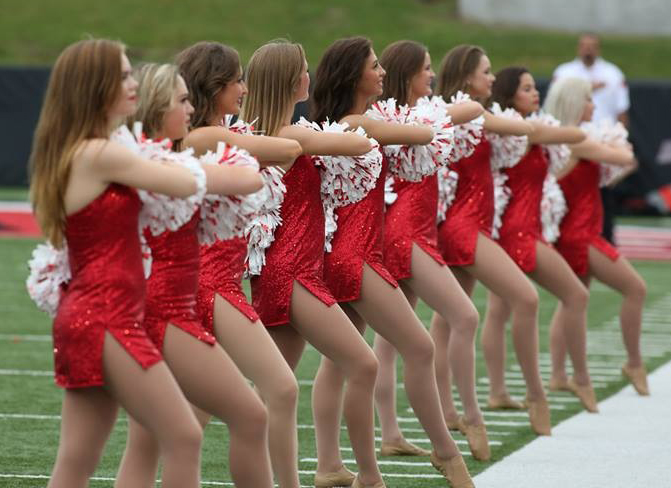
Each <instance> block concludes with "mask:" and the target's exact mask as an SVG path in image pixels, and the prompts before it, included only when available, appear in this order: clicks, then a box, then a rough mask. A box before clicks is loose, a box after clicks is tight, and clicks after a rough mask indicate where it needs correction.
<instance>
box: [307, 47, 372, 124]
mask: <svg viewBox="0 0 671 488" xmlns="http://www.w3.org/2000/svg"><path fill="white" fill-rule="evenodd" d="M372 48H373V45H372V43H371V42H370V40H369V39H366V38H365V37H349V38H346V39H339V40H337V41H335V42H334V43H333V44H331V45H330V46H329V48H328V49H327V50H326V52H325V53H324V55H323V56H322V59H321V61H319V65H318V66H317V73H316V75H315V82H314V90H313V92H312V98H311V99H312V103H311V115H312V120H314V121H316V122H323V121H325V120H326V119H327V118H328V119H331V120H340V119H341V118H343V117H344V116H345V115H347V114H348V113H349V112H350V110H352V107H353V106H354V101H355V96H356V87H357V85H358V83H359V80H360V79H361V75H362V74H363V71H364V68H365V67H366V60H367V59H368V56H370V52H371V49H372Z"/></svg>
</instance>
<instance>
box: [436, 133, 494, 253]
mask: <svg viewBox="0 0 671 488" xmlns="http://www.w3.org/2000/svg"><path fill="white" fill-rule="evenodd" d="M491 154H492V146H491V144H490V143H489V141H488V140H487V139H486V138H485V137H484V136H483V138H482V140H481V141H480V143H479V144H478V145H477V146H476V147H475V151H474V152H473V154H471V155H470V156H469V157H467V158H463V159H460V160H459V161H458V162H457V163H456V164H453V165H451V166H450V169H451V170H453V171H456V172H457V174H458V175H459V180H458V183H457V191H456V195H455V197H454V201H453V202H452V205H450V207H449V208H448V209H447V213H446V214H445V220H444V221H443V222H441V223H440V225H439V226H438V245H439V247H440V250H441V252H442V255H443V259H444V260H445V262H446V263H447V264H448V265H449V266H469V265H471V264H473V263H474V262H475V248H476V245H477V242H478V234H483V235H485V236H487V237H491V234H492V222H493V219H494V182H493V179H492V170H491V166H490V161H489V160H490V157H491Z"/></svg>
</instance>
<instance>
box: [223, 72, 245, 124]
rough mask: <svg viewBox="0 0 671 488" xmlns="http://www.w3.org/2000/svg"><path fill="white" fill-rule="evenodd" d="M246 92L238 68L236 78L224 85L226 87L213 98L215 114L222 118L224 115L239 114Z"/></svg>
mask: <svg viewBox="0 0 671 488" xmlns="http://www.w3.org/2000/svg"><path fill="white" fill-rule="evenodd" d="M248 92H249V91H248V90H247V84H246V83H245V80H244V79H243V77H242V68H240V71H239V73H238V76H237V77H236V78H235V79H233V80H231V81H229V82H228V83H226V85H224V87H223V88H222V89H221V90H219V91H218V92H217V94H216V96H215V100H216V104H217V112H218V113H219V114H220V115H221V116H222V117H223V116H224V115H237V114H239V113H240V108H241V107H242V100H243V99H244V98H245V95H247V93H248Z"/></svg>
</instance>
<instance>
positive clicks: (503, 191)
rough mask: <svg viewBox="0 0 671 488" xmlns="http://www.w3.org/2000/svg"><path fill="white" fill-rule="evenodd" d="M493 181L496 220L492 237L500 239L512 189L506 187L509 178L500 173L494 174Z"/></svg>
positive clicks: (493, 221)
mask: <svg viewBox="0 0 671 488" xmlns="http://www.w3.org/2000/svg"><path fill="white" fill-rule="evenodd" d="M492 180H493V182H494V218H493V220H492V237H493V238H494V239H498V237H499V229H500V228H501V225H502V224H503V214H504V213H505V211H506V207H508V202H509V201H510V194H511V192H510V188H508V186H506V181H507V180H508V176H507V175H505V174H503V173H501V172H500V171H494V172H493V173H492Z"/></svg>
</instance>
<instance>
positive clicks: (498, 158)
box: [486, 103, 529, 170]
mask: <svg viewBox="0 0 671 488" xmlns="http://www.w3.org/2000/svg"><path fill="white" fill-rule="evenodd" d="M492 113H493V114H494V115H496V116H498V117H503V118H506V119H511V120H524V117H522V115H520V113H519V112H517V110H515V109H513V108H507V109H505V110H501V106H500V105H499V104H498V103H494V104H493V105H492ZM486 136H487V140H488V141H489V142H490V144H491V145H492V156H491V160H490V161H491V165H492V170H499V169H503V168H512V167H513V166H515V165H516V164H517V163H519V161H520V159H522V157H523V156H524V155H525V154H526V152H527V145H528V144H529V138H528V137H527V136H513V135H505V136H504V135H500V134H496V133H494V132H486Z"/></svg>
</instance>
